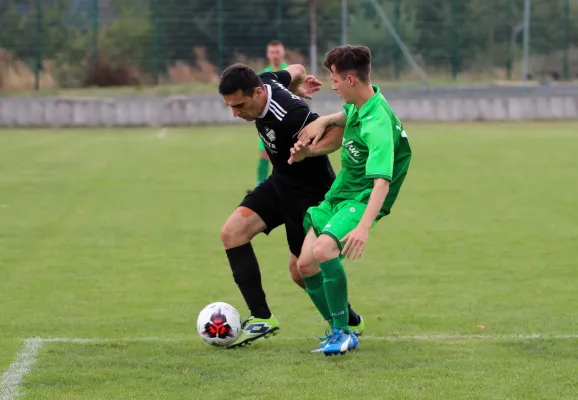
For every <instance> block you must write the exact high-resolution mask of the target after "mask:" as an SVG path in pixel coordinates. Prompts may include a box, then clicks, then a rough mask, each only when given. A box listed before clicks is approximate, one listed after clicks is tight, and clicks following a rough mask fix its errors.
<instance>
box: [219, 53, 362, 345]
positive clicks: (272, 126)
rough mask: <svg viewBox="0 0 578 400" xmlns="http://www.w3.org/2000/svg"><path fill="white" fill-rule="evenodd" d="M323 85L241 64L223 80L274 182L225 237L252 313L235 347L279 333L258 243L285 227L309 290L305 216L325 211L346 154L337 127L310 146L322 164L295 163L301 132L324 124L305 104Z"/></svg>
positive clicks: (301, 71)
mask: <svg viewBox="0 0 578 400" xmlns="http://www.w3.org/2000/svg"><path fill="white" fill-rule="evenodd" d="M320 85H321V83H320V82H319V81H317V80H316V79H315V78H314V77H312V76H307V75H306V72H305V68H304V67H303V66H302V65H299V64H293V65H289V66H288V67H287V68H286V69H285V70H281V71H277V72H265V73H262V74H260V75H257V73H256V72H255V71H253V70H252V69H251V68H249V67H248V66H246V65H243V64H234V65H231V66H229V67H228V68H226V69H225V71H224V72H223V74H222V76H221V81H220V83H219V93H220V94H221V95H222V96H223V99H224V101H225V104H226V105H227V106H228V107H231V109H232V111H233V115H234V116H235V117H239V118H243V119H244V120H246V121H255V125H256V127H257V132H258V134H259V136H260V138H261V139H262V140H263V143H264V144H265V148H266V150H267V153H268V154H269V159H270V160H271V163H272V164H273V171H272V173H271V175H270V176H269V177H268V178H267V179H266V180H265V181H263V182H262V183H261V184H260V185H259V186H257V187H256V188H255V189H254V190H253V191H252V192H250V193H249V194H248V195H247V196H246V197H245V199H244V200H243V201H242V202H241V204H240V205H239V207H238V208H237V209H236V210H235V211H234V212H233V213H232V214H231V216H230V217H229V219H228V220H227V222H226V223H225V225H224V226H223V228H222V230H221V241H222V242H223V245H224V247H225V251H226V253H227V258H228V259H229V264H230V265H231V270H232V272H233V278H234V280H235V283H236V284H237V286H238V287H239V289H240V291H241V293H242V295H243V297H244V299H245V302H246V303H247V307H248V308H249V310H250V312H251V317H250V318H248V319H247V320H246V321H244V322H243V325H242V331H241V333H240V334H239V337H238V338H237V339H236V340H235V341H234V342H233V343H232V344H230V345H229V346H227V347H228V348H237V347H241V346H244V345H247V344H249V343H251V342H252V341H254V340H256V339H259V338H261V337H268V336H270V335H274V334H275V333H276V332H277V331H278V330H279V322H278V321H277V319H276V318H275V316H274V315H273V314H272V313H271V311H270V310H269V306H268V305H267V301H266V296H265V291H264V290H263V286H262V284H261V272H260V270H259V264H258V262H257V258H256V256H255V252H254V251H253V247H252V246H251V239H252V238H253V237H255V236H256V235H257V234H259V233H261V232H264V233H265V234H269V232H271V231H272V230H273V229H275V228H276V227H278V226H280V225H285V231H286V233H287V243H288V245H289V251H290V255H289V257H290V260H289V270H290V272H291V277H292V278H293V280H294V281H295V282H296V283H297V284H298V285H299V286H301V287H302V288H305V284H304V282H303V280H302V278H301V277H300V275H299V272H298V270H297V259H298V258H299V255H300V253H301V246H302V245H303V242H304V240H305V229H304V227H303V220H304V216H305V212H306V211H307V209H308V208H309V207H311V206H316V205H318V204H319V203H320V202H321V201H322V200H323V199H324V196H325V193H326V192H327V191H328V190H329V188H330V187H331V184H332V183H333V180H334V179H335V173H334V171H333V168H332V167H331V163H330V162H329V158H328V157H327V154H329V153H331V152H333V151H335V150H337V149H338V148H340V147H341V139H342V137H343V128H342V127H337V126H334V127H330V128H328V130H327V132H326V134H325V135H324V136H323V138H322V139H321V140H320V141H319V142H318V143H317V144H316V145H312V146H310V150H311V152H312V154H315V155H317V156H316V157H310V158H306V159H304V160H303V161H301V162H298V163H292V164H291V165H290V164H289V163H288V160H289V158H290V156H291V154H290V149H291V148H292V147H293V145H294V144H295V142H296V141H297V135H298V133H299V132H300V131H301V130H302V129H303V127H305V126H306V125H307V124H309V123H310V122H312V121H314V120H316V119H317V118H318V117H319V116H318V115H317V114H316V113H314V112H312V111H311V110H310V109H309V106H308V105H307V103H305V101H303V99H302V98H301V97H304V98H310V95H311V93H313V92H315V91H317V90H319V86H320ZM300 96H301V97H300ZM311 262H315V260H311ZM306 279H308V278H306ZM317 283H319V282H317ZM317 283H315V282H312V284H311V285H309V286H310V287H313V286H314V285H315V284H317ZM320 284H323V283H322V282H320ZM349 325H350V329H351V330H352V331H353V332H355V333H357V334H358V335H359V334H361V333H363V329H364V322H363V319H362V318H361V317H360V316H359V315H357V314H356V313H355V312H354V311H353V310H352V309H351V307H349Z"/></svg>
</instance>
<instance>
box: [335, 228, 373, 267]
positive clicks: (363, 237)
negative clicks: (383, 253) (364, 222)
mask: <svg viewBox="0 0 578 400" xmlns="http://www.w3.org/2000/svg"><path fill="white" fill-rule="evenodd" d="M368 238H369V229H367V228H365V227H363V226H358V227H357V228H355V229H354V230H352V231H351V232H349V233H348V234H347V235H345V237H344V238H343V239H341V243H343V242H347V243H345V246H343V250H342V251H341V254H343V255H344V256H346V257H347V258H349V259H350V260H355V259H356V258H361V256H362V255H363V249H364V248H365V243H367V239H368Z"/></svg>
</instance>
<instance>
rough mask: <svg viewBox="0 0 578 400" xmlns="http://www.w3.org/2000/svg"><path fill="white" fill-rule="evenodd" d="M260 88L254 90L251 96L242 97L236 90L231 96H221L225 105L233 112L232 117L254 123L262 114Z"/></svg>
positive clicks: (262, 92) (261, 91) (261, 93)
mask: <svg viewBox="0 0 578 400" xmlns="http://www.w3.org/2000/svg"><path fill="white" fill-rule="evenodd" d="M264 94H265V93H264V91H263V89H262V88H256V89H255V92H254V93H253V96H251V97H249V96H244V95H243V92H241V91H240V90H237V91H236V92H235V93H233V94H227V95H224V96H223V99H224V100H225V104H226V105H227V106H228V107H231V110H233V116H234V117H236V118H243V119H244V120H245V121H255V120H256V119H257V117H258V116H259V115H261V112H262V108H263V106H262V99H263V96H264Z"/></svg>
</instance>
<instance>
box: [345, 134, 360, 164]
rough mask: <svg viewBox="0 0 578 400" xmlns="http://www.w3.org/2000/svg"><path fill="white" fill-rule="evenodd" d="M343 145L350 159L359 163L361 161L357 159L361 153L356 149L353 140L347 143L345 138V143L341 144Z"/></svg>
mask: <svg viewBox="0 0 578 400" xmlns="http://www.w3.org/2000/svg"><path fill="white" fill-rule="evenodd" d="M341 144H342V145H343V148H344V149H345V150H346V152H347V155H348V156H349V158H351V160H352V161H353V162H356V163H358V162H359V160H358V159H357V157H359V155H360V154H361V152H360V151H359V150H357V149H356V148H355V146H354V145H353V140H350V141H349V142H346V141H345V138H343V141H342V142H341Z"/></svg>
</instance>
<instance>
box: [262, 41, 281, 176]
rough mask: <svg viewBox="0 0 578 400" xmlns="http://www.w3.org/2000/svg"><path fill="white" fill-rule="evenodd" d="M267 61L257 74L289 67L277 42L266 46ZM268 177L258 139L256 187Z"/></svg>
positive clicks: (263, 150) (267, 160) (266, 162)
mask: <svg viewBox="0 0 578 400" xmlns="http://www.w3.org/2000/svg"><path fill="white" fill-rule="evenodd" d="M267 60H268V61H269V65H268V66H266V67H265V68H263V69H262V70H260V71H259V72H258V74H259V75H261V74H263V73H265V72H277V71H279V70H282V69H285V68H287V67H288V66H289V64H287V63H286V62H285V47H284V46H283V43H281V42H280V41H279V40H272V41H270V42H269V43H268V44H267ZM268 175H269V156H268V155H267V151H266V150H265V144H264V143H263V141H262V140H261V139H259V162H258V164H257V185H259V184H260V183H261V182H263V181H264V180H265V179H266V178H267V176H268Z"/></svg>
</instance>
